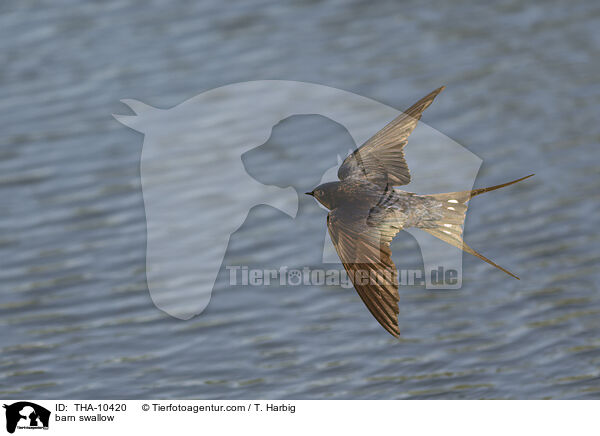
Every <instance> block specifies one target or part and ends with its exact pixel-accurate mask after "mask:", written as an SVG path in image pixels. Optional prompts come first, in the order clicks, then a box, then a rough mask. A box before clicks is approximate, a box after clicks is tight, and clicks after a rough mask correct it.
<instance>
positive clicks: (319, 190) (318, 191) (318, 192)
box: [317, 189, 323, 197]
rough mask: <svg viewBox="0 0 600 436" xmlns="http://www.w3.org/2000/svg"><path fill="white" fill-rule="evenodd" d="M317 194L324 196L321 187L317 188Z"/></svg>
mask: <svg viewBox="0 0 600 436" xmlns="http://www.w3.org/2000/svg"><path fill="white" fill-rule="evenodd" d="M317 195H318V196H319V197H320V196H322V195H323V190H321V189H318V190H317Z"/></svg>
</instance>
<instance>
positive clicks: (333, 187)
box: [305, 182, 340, 210]
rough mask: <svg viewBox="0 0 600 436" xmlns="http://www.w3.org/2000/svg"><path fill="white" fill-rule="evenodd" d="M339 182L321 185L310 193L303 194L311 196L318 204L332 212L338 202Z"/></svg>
mask: <svg viewBox="0 0 600 436" xmlns="http://www.w3.org/2000/svg"><path fill="white" fill-rule="evenodd" d="M339 184H340V183H339V182H330V183H323V184H322V185H319V186H317V187H316V188H315V189H313V190H312V191H311V192H305V194H306V195H312V196H313V197H315V198H316V199H317V201H318V202H319V203H321V204H322V205H323V206H325V207H326V208H327V209H329V210H332V209H335V208H336V207H337V202H338V199H339V198H338V197H339V196H338V195H336V194H337V192H338V187H339Z"/></svg>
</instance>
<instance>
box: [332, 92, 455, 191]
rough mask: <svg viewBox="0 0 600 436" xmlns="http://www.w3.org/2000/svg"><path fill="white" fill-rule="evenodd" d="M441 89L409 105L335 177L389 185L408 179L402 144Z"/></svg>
mask: <svg viewBox="0 0 600 436" xmlns="http://www.w3.org/2000/svg"><path fill="white" fill-rule="evenodd" d="M444 88H445V87H444V86H442V87H440V88H438V89H436V90H435V91H433V92H431V93H429V94H428V95H426V96H425V97H423V98H422V99H421V100H419V101H418V102H416V103H415V104H413V105H412V106H411V107H410V108H409V109H408V110H407V111H406V112H403V113H402V114H400V115H399V116H398V117H396V118H395V119H394V120H393V121H391V122H390V123H389V124H388V125H386V126H385V127H384V128H383V129H381V130H380V131H379V132H377V133H376V134H375V135H374V136H373V137H372V138H371V139H369V140H368V141H367V142H365V143H364V144H363V145H361V146H360V147H359V148H358V149H356V150H355V151H354V152H353V153H352V154H350V155H349V156H348V157H347V158H346V159H345V160H344V162H343V163H342V166H341V167H340V169H339V171H338V177H339V179H340V180H344V179H349V178H362V179H365V178H366V179H367V180H369V181H371V182H372V183H376V184H379V185H382V184H383V185H385V183H389V184H390V185H391V186H399V185H406V184H407V183H408V182H410V171H409V170H408V166H407V165H406V161H405V160H404V146H405V145H406V143H407V141H408V137H409V135H410V134H411V133H412V131H413V130H414V129H415V127H416V126H417V123H418V122H419V120H420V119H421V115H422V114H423V111H424V110H425V109H427V108H428V107H429V105H430V104H431V103H432V102H433V100H434V99H435V97H436V96H437V95H438V94H439V93H440V92H442V91H443V90H444ZM382 180H383V181H384V182H385V183H382Z"/></svg>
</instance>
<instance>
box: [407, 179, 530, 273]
mask: <svg viewBox="0 0 600 436" xmlns="http://www.w3.org/2000/svg"><path fill="white" fill-rule="evenodd" d="M531 176H533V174H530V175H528V176H526V177H522V178H520V179H517V180H513V181H512V182H508V183H502V184H501V185H496V186H491V187H489V188H481V189H473V190H471V191H461V192H448V193H445V194H432V195H428V197H431V198H433V199H435V200H437V201H438V202H439V206H438V207H440V208H441V211H440V212H441V214H442V218H440V219H437V220H435V221H433V222H429V223H427V224H426V225H423V226H420V227H419V228H420V229H421V230H425V231H426V232H428V233H430V234H432V235H433V236H435V237H436V238H439V239H441V240H442V241H444V242H447V243H448V244H450V245H453V246H455V247H457V248H460V249H461V250H464V251H466V252H467V253H469V254H472V255H473V256H476V257H478V258H480V259H481V260H483V261H485V262H487V263H489V264H490V265H493V266H495V267H496V268H498V269H499V270H502V271H504V272H505V273H506V274H508V275H510V276H512V277H514V278H515V279H517V280H519V277H517V276H516V275H514V274H513V273H511V272H510V271H508V270H507V269H505V268H502V267H501V266H500V265H498V264H496V263H495V262H493V261H491V260H490V259H488V258H487V257H485V256H483V255H481V254H479V253H478V252H476V251H475V250H473V249H472V248H471V247H469V246H468V245H467V244H466V243H465V242H464V241H463V236H462V232H463V228H462V227H463V223H464V221H465V213H466V212H467V207H468V206H467V202H468V201H469V200H470V199H471V198H473V197H475V196H476V195H479V194H483V193H484V192H488V191H494V190H496V189H500V188H504V187H505V186H509V185H512V184H514V183H517V182H520V181H521V180H525V179H528V178H529V177H531Z"/></svg>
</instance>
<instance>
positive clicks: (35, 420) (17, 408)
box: [4, 401, 50, 433]
mask: <svg viewBox="0 0 600 436" xmlns="http://www.w3.org/2000/svg"><path fill="white" fill-rule="evenodd" d="M4 408H5V409H6V431H7V432H9V433H14V432H15V430H16V429H19V430H21V429H26V430H39V429H43V430H47V429H48V424H49V421H50V411H49V410H48V409H46V408H44V407H42V406H39V405H37V404H35V403H30V402H29V401H19V402H17V403H13V404H10V405H8V404H5V405H4Z"/></svg>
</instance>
